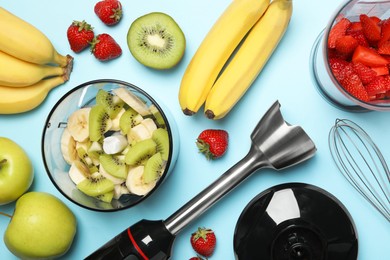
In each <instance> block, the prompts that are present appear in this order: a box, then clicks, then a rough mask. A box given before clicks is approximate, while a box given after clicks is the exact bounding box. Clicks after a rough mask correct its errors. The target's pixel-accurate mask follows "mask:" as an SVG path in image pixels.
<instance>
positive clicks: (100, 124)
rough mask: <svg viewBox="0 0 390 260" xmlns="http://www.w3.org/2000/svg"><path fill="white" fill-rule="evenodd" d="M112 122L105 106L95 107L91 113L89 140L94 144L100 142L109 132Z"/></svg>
mask: <svg viewBox="0 0 390 260" xmlns="http://www.w3.org/2000/svg"><path fill="white" fill-rule="evenodd" d="M109 120H111V119H110V116H109V115H108V114H107V112H106V110H105V109H104V106H102V105H95V106H93V107H92V108H91V111H90V113H89V139H90V140H91V141H92V142H96V141H99V140H100V139H101V138H102V137H103V134H104V133H105V132H107V131H108V128H109V124H108V121H109Z"/></svg>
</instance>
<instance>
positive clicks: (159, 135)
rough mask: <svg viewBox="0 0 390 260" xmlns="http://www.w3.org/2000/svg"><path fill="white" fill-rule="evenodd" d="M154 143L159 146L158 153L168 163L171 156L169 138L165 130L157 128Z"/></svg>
mask: <svg viewBox="0 0 390 260" xmlns="http://www.w3.org/2000/svg"><path fill="white" fill-rule="evenodd" d="M152 139H153V141H154V142H155V143H156V144H157V151H158V152H160V153H161V157H162V159H163V160H164V161H168V156H169V137H168V131H167V130H166V129H165V128H157V129H156V130H154V131H153V134H152Z"/></svg>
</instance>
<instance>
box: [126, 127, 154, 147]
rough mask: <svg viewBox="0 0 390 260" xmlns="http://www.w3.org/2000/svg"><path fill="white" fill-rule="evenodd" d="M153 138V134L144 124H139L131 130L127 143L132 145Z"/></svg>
mask: <svg viewBox="0 0 390 260" xmlns="http://www.w3.org/2000/svg"><path fill="white" fill-rule="evenodd" d="M151 137H152V134H151V133H150V132H149V130H148V129H147V128H146V126H145V125H143V124H139V125H136V126H134V127H132V128H130V130H129V132H128V133H127V141H128V143H129V144H131V143H132V142H133V141H135V142H139V141H141V140H145V139H149V138H151Z"/></svg>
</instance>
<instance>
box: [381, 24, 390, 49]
mask: <svg viewBox="0 0 390 260" xmlns="http://www.w3.org/2000/svg"><path fill="white" fill-rule="evenodd" d="M387 41H390V18H387V19H385V20H382V22H381V40H380V41H379V45H380V44H382V43H384V42H387Z"/></svg>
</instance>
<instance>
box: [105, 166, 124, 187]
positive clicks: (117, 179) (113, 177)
mask: <svg viewBox="0 0 390 260" xmlns="http://www.w3.org/2000/svg"><path fill="white" fill-rule="evenodd" d="M99 173H100V174H101V175H103V177H105V178H107V179H109V180H110V181H112V182H113V183H114V185H118V184H122V183H124V182H125V179H121V178H117V177H115V176H112V175H111V174H109V173H108V172H107V171H106V170H105V169H104V168H103V166H102V165H100V166H99Z"/></svg>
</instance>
